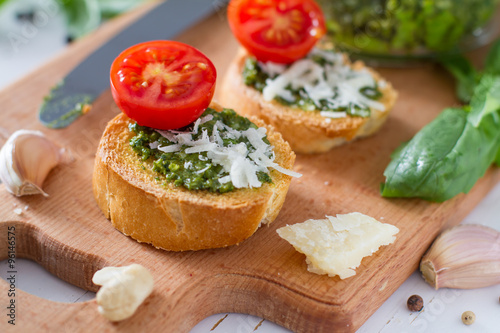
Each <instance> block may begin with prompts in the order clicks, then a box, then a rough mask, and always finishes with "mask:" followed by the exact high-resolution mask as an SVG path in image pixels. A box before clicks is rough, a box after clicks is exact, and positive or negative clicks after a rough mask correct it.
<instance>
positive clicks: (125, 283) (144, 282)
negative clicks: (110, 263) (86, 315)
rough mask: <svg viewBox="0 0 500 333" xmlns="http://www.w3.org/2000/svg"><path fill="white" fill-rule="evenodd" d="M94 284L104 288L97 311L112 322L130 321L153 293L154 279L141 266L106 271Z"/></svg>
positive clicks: (93, 279)
mask: <svg viewBox="0 0 500 333" xmlns="http://www.w3.org/2000/svg"><path fill="white" fill-rule="evenodd" d="M92 282H94V283H95V284H97V285H99V286H102V288H101V289H99V291H98V292H97V295H96V300H97V304H98V308H97V310H98V311H99V313H100V314H102V315H103V316H104V317H106V318H107V319H109V320H111V321H119V320H124V319H127V318H129V317H130V316H132V315H133V314H134V312H135V311H136V310H137V308H138V307H139V306H140V305H141V304H142V302H144V300H145V299H146V298H147V297H148V296H149V295H150V294H151V292H152V291H153V285H154V281H153V276H152V275H151V273H150V272H149V271H148V270H147V269H146V268H145V267H144V266H141V265H139V264H132V265H130V266H124V267H104V268H103V269H101V270H99V271H97V272H95V274H94V277H93V278H92Z"/></svg>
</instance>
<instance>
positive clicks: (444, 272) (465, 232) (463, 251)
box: [420, 224, 500, 289]
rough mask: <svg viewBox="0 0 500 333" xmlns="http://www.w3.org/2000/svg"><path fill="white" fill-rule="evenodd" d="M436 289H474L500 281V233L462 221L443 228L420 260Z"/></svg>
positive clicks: (426, 277) (423, 271) (424, 272)
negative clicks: (449, 227) (451, 226)
mask: <svg viewBox="0 0 500 333" xmlns="http://www.w3.org/2000/svg"><path fill="white" fill-rule="evenodd" d="M420 271H421V272H422V274H423V276H424V278H425V280H426V281H427V282H428V283H429V284H430V285H431V286H433V287H434V288H436V289H439V288H458V289H473V288H482V287H487V286H491V285H495V284H499V283H500V232H498V231H496V230H494V229H491V228H489V227H486V226H482V225H474V224H462V225H459V226H456V227H454V228H451V229H448V230H446V231H444V232H443V233H442V234H441V235H440V236H439V237H438V238H437V239H436V240H435V241H434V243H433V244H432V246H431V248H430V249H429V250H428V251H427V253H426V254H425V255H424V257H423V258H422V261H421V262H420Z"/></svg>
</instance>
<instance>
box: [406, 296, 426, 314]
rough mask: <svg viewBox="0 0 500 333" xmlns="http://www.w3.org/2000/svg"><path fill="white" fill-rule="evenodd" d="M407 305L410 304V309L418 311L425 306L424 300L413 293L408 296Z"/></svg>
mask: <svg viewBox="0 0 500 333" xmlns="http://www.w3.org/2000/svg"><path fill="white" fill-rule="evenodd" d="M406 305H407V306H408V310H410V311H413V312H418V311H421V310H422V308H423V307H424V300H423V299H422V297H420V296H418V295H412V296H410V298H408V301H407V302H406Z"/></svg>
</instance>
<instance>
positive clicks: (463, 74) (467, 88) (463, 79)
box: [439, 55, 479, 103]
mask: <svg viewBox="0 0 500 333" xmlns="http://www.w3.org/2000/svg"><path fill="white" fill-rule="evenodd" d="M439 61H440V62H441V64H442V65H443V66H444V67H445V68H446V69H447V70H448V71H449V72H450V73H451V74H452V75H453V76H454V77H455V79H456V80H457V83H456V94H457V97H458V99H459V100H460V101H461V102H463V103H469V102H470V100H471V98H472V95H473V92H474V88H475V86H476V84H477V78H478V76H479V74H478V73H477V71H476V69H475V68H474V67H473V66H472V64H471V62H470V61H469V60H468V59H466V58H465V57H464V56H462V55H448V56H445V57H442V58H440V59H439Z"/></svg>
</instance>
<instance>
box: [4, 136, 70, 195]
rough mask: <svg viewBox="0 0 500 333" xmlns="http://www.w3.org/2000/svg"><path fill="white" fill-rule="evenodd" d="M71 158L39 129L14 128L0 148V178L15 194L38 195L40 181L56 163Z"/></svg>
mask: <svg viewBox="0 0 500 333" xmlns="http://www.w3.org/2000/svg"><path fill="white" fill-rule="evenodd" d="M72 160H73V157H72V156H71V154H70V153H69V151H67V150H65V149H64V148H61V147H59V146H58V145H56V144H55V143H53V142H52V141H50V140H49V139H47V138H46V137H45V135H44V134H43V133H42V132H40V131H32V130H18V131H16V132H14V134H12V135H11V136H10V137H9V139H8V140H7V142H6V143H5V144H4V145H3V147H2V149H1V150H0V180H1V181H2V182H3V183H4V184H5V188H6V189H7V191H9V192H10V193H12V194H14V195H16V196H18V197H19V196H22V195H27V194H42V195H44V196H48V194H47V193H45V192H44V191H43V190H42V184H43V182H44V180H45V178H46V177H47V175H48V174H49V172H50V170H52V168H54V167H55V166H56V165H58V164H59V163H67V162H70V161H72Z"/></svg>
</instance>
